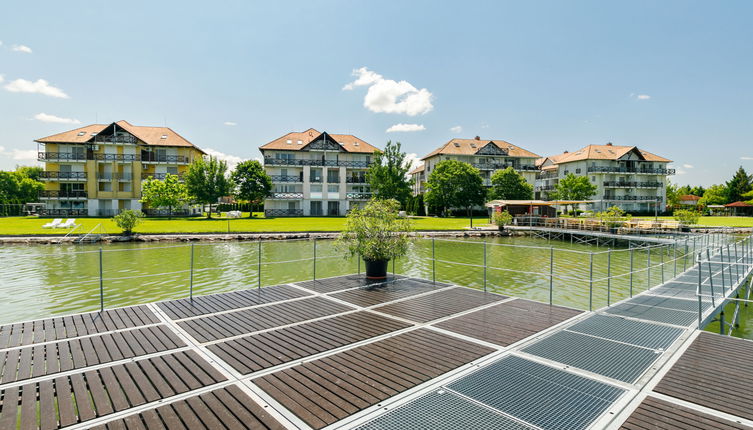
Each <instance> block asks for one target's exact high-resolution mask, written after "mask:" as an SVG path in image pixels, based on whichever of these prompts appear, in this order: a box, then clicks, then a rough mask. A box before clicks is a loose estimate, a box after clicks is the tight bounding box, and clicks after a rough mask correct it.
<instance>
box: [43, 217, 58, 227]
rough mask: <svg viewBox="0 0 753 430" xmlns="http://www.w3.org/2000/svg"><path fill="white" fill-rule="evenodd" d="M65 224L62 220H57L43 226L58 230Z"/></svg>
mask: <svg viewBox="0 0 753 430" xmlns="http://www.w3.org/2000/svg"><path fill="white" fill-rule="evenodd" d="M62 222H63V219H62V218H55V219H54V220H52V222H48V223H47V224H45V225H43V226H42V228H57V227H58V226H59V225H60V224H61V223H62Z"/></svg>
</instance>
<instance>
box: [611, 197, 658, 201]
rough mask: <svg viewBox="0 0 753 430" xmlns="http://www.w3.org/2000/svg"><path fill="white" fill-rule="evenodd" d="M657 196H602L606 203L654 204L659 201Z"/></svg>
mask: <svg viewBox="0 0 753 430" xmlns="http://www.w3.org/2000/svg"><path fill="white" fill-rule="evenodd" d="M660 199H661V197H659V196H604V200H607V201H649V202H655V201H658V200H660Z"/></svg>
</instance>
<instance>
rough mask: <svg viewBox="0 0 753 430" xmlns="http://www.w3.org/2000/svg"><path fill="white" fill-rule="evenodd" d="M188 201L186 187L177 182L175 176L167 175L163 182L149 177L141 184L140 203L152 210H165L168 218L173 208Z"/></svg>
mask: <svg viewBox="0 0 753 430" xmlns="http://www.w3.org/2000/svg"><path fill="white" fill-rule="evenodd" d="M187 200H188V194H187V192H186V186H185V185H184V184H183V183H181V182H179V181H178V176H177V175H171V174H167V175H165V179H164V180H158V179H154V178H152V177H149V178H148V179H147V180H145V181H144V182H143V183H142V184H141V200H140V201H141V203H145V204H147V205H148V206H150V207H153V208H167V215H168V218H170V217H172V214H173V208H174V207H178V206H183V205H184V204H185V203H186V201H187Z"/></svg>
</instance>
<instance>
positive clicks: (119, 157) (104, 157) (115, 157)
mask: <svg viewBox="0 0 753 430" xmlns="http://www.w3.org/2000/svg"><path fill="white" fill-rule="evenodd" d="M92 157H93V159H94V160H97V161H125V162H132V161H139V160H141V156H140V155H139V154H92Z"/></svg>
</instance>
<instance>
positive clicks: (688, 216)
mask: <svg viewBox="0 0 753 430" xmlns="http://www.w3.org/2000/svg"><path fill="white" fill-rule="evenodd" d="M672 216H673V217H674V218H675V219H676V220H677V221H680V224H682V225H693V224H698V219H699V218H700V216H701V214H699V213H698V212H696V211H693V210H689V209H678V210H676V211H674V213H672Z"/></svg>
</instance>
